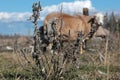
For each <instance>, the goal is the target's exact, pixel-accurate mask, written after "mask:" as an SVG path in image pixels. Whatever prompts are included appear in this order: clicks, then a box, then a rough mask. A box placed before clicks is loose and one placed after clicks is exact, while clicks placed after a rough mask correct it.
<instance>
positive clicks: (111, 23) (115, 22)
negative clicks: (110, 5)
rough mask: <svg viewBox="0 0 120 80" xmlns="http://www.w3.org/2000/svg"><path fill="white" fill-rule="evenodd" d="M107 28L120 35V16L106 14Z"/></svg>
mask: <svg viewBox="0 0 120 80" xmlns="http://www.w3.org/2000/svg"><path fill="white" fill-rule="evenodd" d="M105 27H106V28H107V29H108V30H110V32H112V33H116V32H117V33H118V32H119V33H120V14H115V13H114V12H112V13H110V14H109V13H106V18H105Z"/></svg>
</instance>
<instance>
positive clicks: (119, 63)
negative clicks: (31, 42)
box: [0, 51, 120, 80]
mask: <svg viewBox="0 0 120 80" xmlns="http://www.w3.org/2000/svg"><path fill="white" fill-rule="evenodd" d="M27 59H28V60H29V61H30V63H28V62H27V61H26V60H25V59H24V57H23V56H22V55H20V54H14V53H11V52H1V53H0V80H42V78H41V77H40V76H39V75H38V71H37V67H36V65H35V62H34V61H33V59H32V56H31V55H30V54H27ZM107 71H109V74H107ZM108 76H109V80H120V52H119V51H116V52H114V53H110V59H109V69H108V67H107V65H104V62H100V60H99V59H98V54H96V53H90V52H89V53H88V52H85V54H83V55H80V57H79V68H75V67H74V66H73V65H69V70H67V71H66V72H65V73H64V75H62V77H61V80H107V77H108Z"/></svg>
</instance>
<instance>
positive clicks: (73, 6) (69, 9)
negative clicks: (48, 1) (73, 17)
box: [41, 0, 95, 19]
mask: <svg viewBox="0 0 120 80" xmlns="http://www.w3.org/2000/svg"><path fill="white" fill-rule="evenodd" d="M61 5H62V7H63V8H62V9H63V12H64V13H68V14H74V13H82V9H83V8H84V7H86V8H88V9H89V10H90V12H91V11H95V8H94V7H93V6H92V3H91V0H75V1H74V2H63V3H60V4H58V5H52V6H46V7H44V8H43V11H42V12H41V16H42V19H44V16H46V15H47V14H48V13H51V12H55V11H60V7H61Z"/></svg>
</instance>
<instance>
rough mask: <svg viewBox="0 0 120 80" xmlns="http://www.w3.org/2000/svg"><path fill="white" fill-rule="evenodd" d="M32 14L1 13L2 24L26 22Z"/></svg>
mask: <svg viewBox="0 0 120 80" xmlns="http://www.w3.org/2000/svg"><path fill="white" fill-rule="evenodd" d="M30 15H31V13H30V12H23V13H18V12H0V21H1V22H13V21H26V20H27V19H28V18H29V17H30Z"/></svg>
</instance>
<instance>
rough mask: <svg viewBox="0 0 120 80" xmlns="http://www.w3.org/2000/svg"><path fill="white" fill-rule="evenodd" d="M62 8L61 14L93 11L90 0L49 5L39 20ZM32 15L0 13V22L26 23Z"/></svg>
mask: <svg viewBox="0 0 120 80" xmlns="http://www.w3.org/2000/svg"><path fill="white" fill-rule="evenodd" d="M61 5H62V6H63V12H65V13H69V14H74V13H81V12H82V8H83V7H87V8H89V10H90V11H94V10H95V8H94V7H93V6H92V3H91V0H75V1H74V2H63V3H60V4H58V5H51V6H46V7H43V11H41V14H40V15H41V18H40V19H41V20H44V17H45V16H46V15H47V14H48V13H51V12H55V11H60V6H61ZM31 15H32V14H31V13H30V12H23V13H22V12H21V13H19V12H11V13H10V12H0V21H4V22H12V21H26V20H27V19H28V18H29V17H30V16H31Z"/></svg>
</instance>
